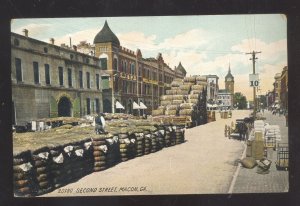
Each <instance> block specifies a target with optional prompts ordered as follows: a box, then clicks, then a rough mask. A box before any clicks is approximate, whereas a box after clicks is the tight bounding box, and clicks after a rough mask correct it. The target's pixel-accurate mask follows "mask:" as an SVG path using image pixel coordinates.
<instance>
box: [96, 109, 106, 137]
mask: <svg viewBox="0 0 300 206" xmlns="http://www.w3.org/2000/svg"><path fill="white" fill-rule="evenodd" d="M104 129H105V119H104V114H103V113H100V114H99V115H97V116H96V117H95V132H96V134H103V133H105V130H104Z"/></svg>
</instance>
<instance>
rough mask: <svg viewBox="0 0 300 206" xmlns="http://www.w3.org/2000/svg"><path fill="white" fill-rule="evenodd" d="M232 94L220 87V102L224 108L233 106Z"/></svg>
mask: <svg viewBox="0 0 300 206" xmlns="http://www.w3.org/2000/svg"><path fill="white" fill-rule="evenodd" d="M232 97H233V96H232V94H231V92H229V91H227V90H226V89H220V90H219V93H218V104H219V108H220V109H222V110H225V109H231V108H232Z"/></svg>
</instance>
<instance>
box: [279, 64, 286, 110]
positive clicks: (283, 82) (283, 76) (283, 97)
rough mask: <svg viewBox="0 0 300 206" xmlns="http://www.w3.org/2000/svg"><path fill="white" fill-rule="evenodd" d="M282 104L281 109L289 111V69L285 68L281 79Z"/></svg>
mask: <svg viewBox="0 0 300 206" xmlns="http://www.w3.org/2000/svg"><path fill="white" fill-rule="evenodd" d="M280 86H281V87H280V103H281V108H283V109H286V110H287V109H288V67H287V66H285V67H284V68H283V70H282V73H281V77H280Z"/></svg>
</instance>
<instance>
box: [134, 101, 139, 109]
mask: <svg viewBox="0 0 300 206" xmlns="http://www.w3.org/2000/svg"><path fill="white" fill-rule="evenodd" d="M132 109H140V106H139V105H138V104H137V103H136V102H133V103H132Z"/></svg>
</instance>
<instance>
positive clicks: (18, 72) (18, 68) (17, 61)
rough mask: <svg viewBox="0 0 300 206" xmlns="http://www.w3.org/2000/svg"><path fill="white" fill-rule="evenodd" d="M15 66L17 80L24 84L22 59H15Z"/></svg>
mask: <svg viewBox="0 0 300 206" xmlns="http://www.w3.org/2000/svg"><path fill="white" fill-rule="evenodd" d="M15 66H16V79H17V82H22V81H23V78H22V67H21V59H19V58H15Z"/></svg>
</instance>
